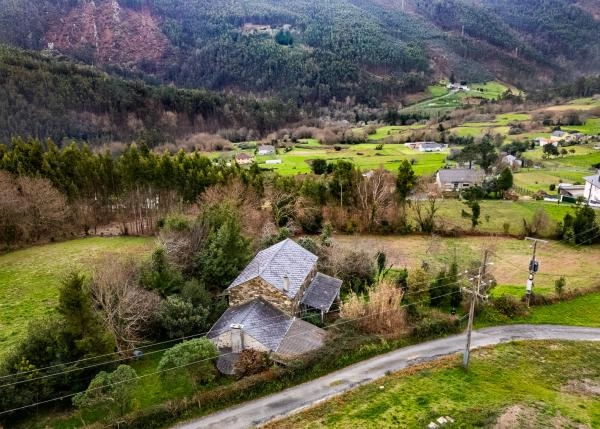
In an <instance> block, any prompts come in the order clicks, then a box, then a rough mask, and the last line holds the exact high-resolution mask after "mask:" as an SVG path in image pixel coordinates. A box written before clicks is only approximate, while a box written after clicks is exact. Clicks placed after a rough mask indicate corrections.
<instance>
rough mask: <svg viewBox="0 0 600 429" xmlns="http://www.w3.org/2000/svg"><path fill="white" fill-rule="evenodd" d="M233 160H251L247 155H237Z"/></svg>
mask: <svg viewBox="0 0 600 429" xmlns="http://www.w3.org/2000/svg"><path fill="white" fill-rule="evenodd" d="M235 159H242V160H243V159H252V158H251V157H250V155H248V154H247V153H238V154H237V155H236V156H235Z"/></svg>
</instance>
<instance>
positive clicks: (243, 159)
mask: <svg viewBox="0 0 600 429" xmlns="http://www.w3.org/2000/svg"><path fill="white" fill-rule="evenodd" d="M235 162H237V163H238V164H239V165H248V164H252V157H251V156H250V155H248V154H247V153H238V154H237V155H236V156H235Z"/></svg>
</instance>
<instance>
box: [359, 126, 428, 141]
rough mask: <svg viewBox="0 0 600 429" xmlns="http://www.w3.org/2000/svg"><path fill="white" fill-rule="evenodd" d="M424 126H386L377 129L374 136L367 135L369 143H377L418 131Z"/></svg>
mask: <svg viewBox="0 0 600 429" xmlns="http://www.w3.org/2000/svg"><path fill="white" fill-rule="evenodd" d="M425 127H426V125H422V124H414V125H388V126H385V127H380V128H377V131H376V132H375V134H370V135H369V141H379V140H384V139H387V138H389V137H391V136H394V135H397V134H402V133H404V132H407V131H412V130H420V129H423V128H425Z"/></svg>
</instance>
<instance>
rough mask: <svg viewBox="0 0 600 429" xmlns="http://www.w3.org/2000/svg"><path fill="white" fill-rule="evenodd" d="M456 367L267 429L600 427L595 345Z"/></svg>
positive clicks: (480, 356)
mask: <svg viewBox="0 0 600 429" xmlns="http://www.w3.org/2000/svg"><path fill="white" fill-rule="evenodd" d="M459 362H460V358H458V357H453V358H450V359H444V360H440V361H437V362H434V363H429V364H425V365H423V366H421V367H420V368H412V369H408V370H406V371H403V372H400V373H398V374H395V375H392V376H389V377H386V378H385V379H383V380H381V381H378V382H377V383H374V384H372V385H368V386H364V387H361V388H359V389H357V390H355V391H352V392H351V393H348V394H345V395H343V396H341V397H339V398H336V399H333V400H331V401H328V402H326V403H324V404H321V405H319V406H317V407H315V408H312V409H310V410H308V411H305V412H302V413H299V414H297V415H294V416H293V417H291V418H288V419H286V420H283V421H278V422H275V423H273V424H271V425H270V426H268V427H269V428H300V427H302V428H347V427H361V428H386V427H389V428H393V427H426V426H427V425H428V424H429V423H430V422H431V421H434V420H436V419H438V418H439V417H440V416H450V417H451V418H452V419H453V420H454V423H450V424H447V425H445V426H443V427H445V428H459V427H461V428H465V427H494V425H496V424H499V426H496V427H577V426H578V425H587V426H585V427H599V426H600V402H599V401H598V400H597V396H595V395H594V393H593V388H598V387H599V386H600V379H599V378H598V374H600V344H598V343H572V342H554V341H545V342H513V343H510V344H504V345H500V346H497V347H494V348H485V349H481V350H477V351H475V352H474V353H473V354H472V358H471V366H470V370H469V372H465V371H463V370H462V369H461V368H460V366H459ZM500 368H501V370H499V369H500ZM583 379H591V380H589V382H588V384H584V383H582V382H581V380H583ZM381 386H383V388H382V387H381ZM586 386H587V387H586ZM520 424H525V426H520Z"/></svg>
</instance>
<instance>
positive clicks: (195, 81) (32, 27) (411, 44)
mask: <svg viewBox="0 0 600 429" xmlns="http://www.w3.org/2000/svg"><path fill="white" fill-rule="evenodd" d="M89 4H90V3H89V2H88V1H86V0H69V1H66V0H64V1H63V0H45V1H43V2H37V1H35V2H34V1H32V0H19V1H8V0H0V24H1V25H0V41H5V42H7V43H10V44H12V45H16V46H19V47H24V48H29V49H44V48H46V47H47V44H48V43H49V42H52V44H53V45H54V44H56V46H55V50H56V51H58V52H60V53H66V54H69V55H71V56H74V57H76V58H79V59H80V60H83V61H86V62H96V63H103V66H105V67H106V68H107V69H108V70H111V71H113V72H116V73H123V74H128V73H131V70H134V69H135V70H137V71H138V72H141V73H143V74H147V75H151V76H153V77H155V78H157V79H159V80H161V81H163V82H165V83H170V82H173V83H175V84H176V85H177V86H181V87H190V88H206V89H212V90H224V89H225V90H232V91H244V92H251V93H262V94H267V95H277V96H279V97H281V98H282V99H290V100H293V101H294V102H295V103H296V104H297V105H306V104H311V103H316V104H319V105H323V104H327V103H329V102H330V101H331V100H332V99H337V100H344V99H346V98H349V101H350V102H353V103H359V104H367V105H374V104H378V103H381V102H382V101H386V100H398V99H401V97H402V96H403V95H404V94H407V93H411V92H416V91H420V90H422V89H423V88H424V87H425V85H426V84H427V83H428V82H431V81H432V80H433V79H435V78H439V77H443V76H448V75H449V74H450V72H451V71H455V72H456V75H457V77H458V78H459V79H466V80H471V81H477V80H485V79H489V78H492V77H497V78H500V79H502V80H505V81H508V82H511V83H514V84H516V85H517V86H520V87H524V88H526V89H530V88H531V87H535V86H536V85H540V84H544V83H552V82H555V83H557V82H560V81H564V80H570V79H571V78H572V77H575V76H577V75H580V74H589V73H593V72H597V70H598V68H599V67H600V52H599V49H600V48H599V46H598V44H597V43H596V38H597V34H599V33H600V23H599V22H598V20H596V19H595V18H594V17H593V15H592V12H593V11H587V10H585V9H584V8H582V7H580V6H579V4H578V3H577V2H576V1H574V0H528V1H523V2H518V4H515V3H514V2H511V1H507V0H486V1H482V2H470V1H465V0H435V1H422V0H406V1H403V2H399V1H398V2H387V1H386V2H382V1H374V0H332V1H330V2H326V3H323V2H315V1H310V0H293V1H285V2H284V1H281V0H246V1H243V2H232V1H228V0H217V1H206V0H192V1H185V2H181V1H174V0H121V1H120V2H118V6H114V4H116V3H111V2H107V1H104V0H100V1H97V2H95V3H94V6H93V8H90V7H89ZM111 7H113V8H115V9H114V11H113V10H112V9H110V8H111ZM73 11H75V13H73ZM111 11H112V12H114V14H115V16H118V15H119V14H123V15H122V16H125V17H126V18H127V19H137V18H135V16H137V15H134V14H136V13H137V14H139V16H143V17H144V19H146V20H154V21H155V22H156V28H155V29H154V27H153V28H152V29H150V30H152V31H154V30H156V31H158V32H159V33H160V34H159V35H157V36H156V40H161V41H162V40H163V39H164V43H165V46H163V45H162V44H160V43H159V46H146V45H144V44H140V46H139V48H138V49H139V50H141V51H142V52H135V49H134V52H133V53H132V55H133V57H132V58H131V61H127V58H123V57H122V55H119V52H120V51H119V48H120V47H122V45H124V44H127V42H128V40H134V39H135V36H136V34H134V33H135V31H136V30H135V29H132V28H129V27H126V26H124V25H122V24H121V23H120V22H112V23H110V22H109V23H107V20H108V21H110V20H111V19H112V18H111V17H110V16H111V15H110V13H109V12H111ZM126 11H128V12H127V13H130V14H129V15H127V14H126ZM107 14H108V17H107ZM114 19H117V18H114ZM86 20H87V21H90V22H93V23H94V25H96V24H98V25H100V26H104V27H102V28H103V30H102V31H101V33H102V34H100V35H99V36H97V37H100V38H102V37H104V36H103V35H104V34H109V35H110V36H106V37H108V39H107V40H88V39H89V35H88V33H89V29H88V30H87V31H88V33H86V30H85V25H86V24H85V22H84V21H86ZM87 21H86V22H87ZM117 21H118V20H117ZM57 23H59V24H57ZM65 24H66V26H67V27H69V28H71V27H72V28H73V30H72V32H74V36H73V37H71V38H70V39H69V37H66V36H65V37H63V38H60V37H59V35H60V34H62V33H61V32H60V27H65ZM57 27H59V30H57ZM94 28H95V27H94ZM150 30H148V29H147V31H148V32H149V33H150V32H151V31H150ZM78 31H79V33H78ZM137 31H138V32H139V31H140V30H137ZM145 31H146V30H145ZM63 36H64V34H63ZM61 37H62V36H61ZM86 37H87V39H86ZM118 37H121V39H119V38H118ZM67 39H68V40H70V42H69V41H68V40H67ZM65 40H67V41H66V42H65ZM54 42H56V43H54ZM157 43H158V42H157ZM167 45H168V46H167ZM107 46H108V47H107ZM107 50H108V51H109V52H108V53H107V52H106V51H107ZM144 50H146V51H147V52H146V54H147V55H146V56H144V52H143V51H144ZM156 50H159V51H160V52H162V53H163V58H162V59H161V60H156V59H155V56H156V55H155V54H156V52H154V51H156ZM101 51H102V52H101ZM150 51H152V52H150ZM111 58H114V59H112V60H111ZM140 58H142V59H141V60H140ZM144 58H146V59H144Z"/></svg>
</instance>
